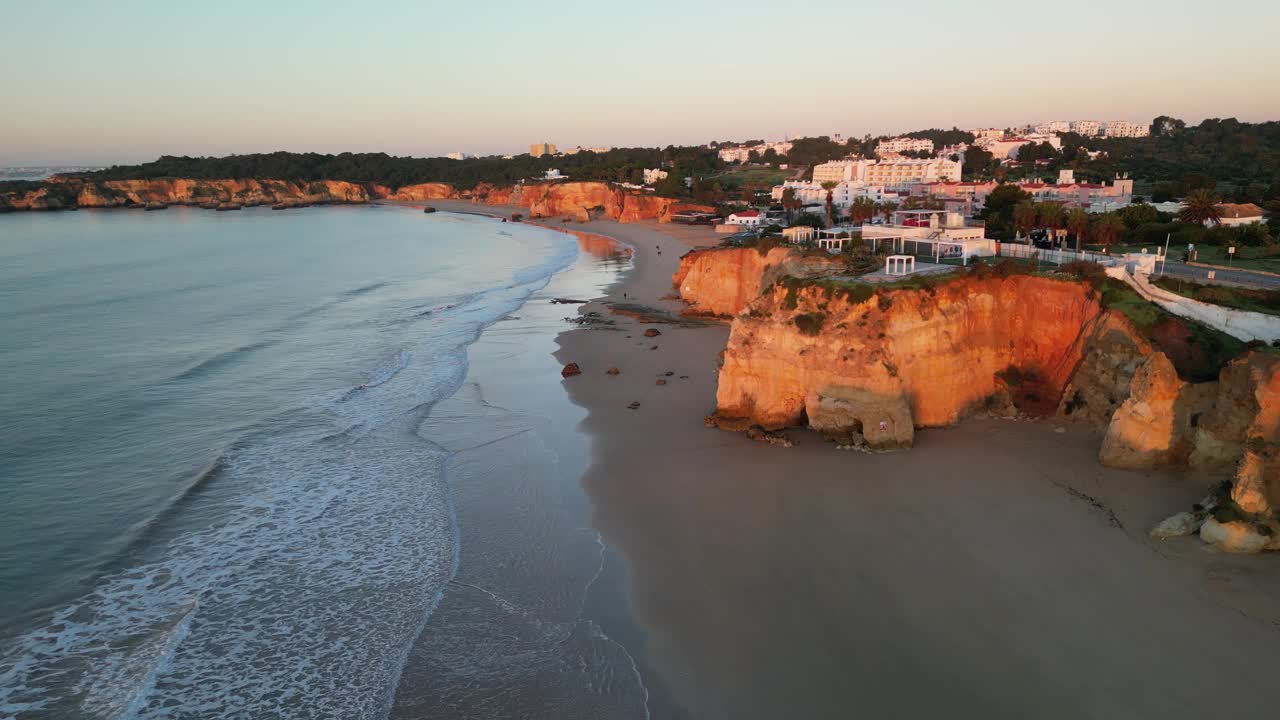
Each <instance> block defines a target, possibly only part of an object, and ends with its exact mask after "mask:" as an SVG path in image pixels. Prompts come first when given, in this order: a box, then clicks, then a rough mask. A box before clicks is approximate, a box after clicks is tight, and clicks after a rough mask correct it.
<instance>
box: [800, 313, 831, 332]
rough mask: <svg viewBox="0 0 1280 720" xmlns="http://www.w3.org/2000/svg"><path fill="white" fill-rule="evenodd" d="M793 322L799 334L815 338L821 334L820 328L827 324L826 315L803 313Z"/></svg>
mask: <svg viewBox="0 0 1280 720" xmlns="http://www.w3.org/2000/svg"><path fill="white" fill-rule="evenodd" d="M793 322H795V324H796V327H797V328H799V329H800V332H801V333H803V334H805V335H809V336H815V335H818V334H819V333H821V332H822V326H823V325H825V324H826V322H827V315H826V313H820V312H812V313H804V314H801V315H797V316H796V317H795V320H794V321H793Z"/></svg>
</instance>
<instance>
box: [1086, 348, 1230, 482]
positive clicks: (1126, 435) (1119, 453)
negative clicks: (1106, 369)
mask: <svg viewBox="0 0 1280 720" xmlns="http://www.w3.org/2000/svg"><path fill="white" fill-rule="evenodd" d="M1216 390H1217V385H1216V384H1215V383H1198V384H1191V383H1187V382H1184V381H1182V380H1181V379H1179V378H1178V373H1177V371H1176V370H1174V367H1173V362H1172V361H1171V360H1169V358H1168V356H1166V355H1165V354H1164V353H1160V352H1156V353H1153V354H1151V355H1150V356H1149V357H1148V358H1147V359H1146V360H1145V361H1144V362H1143V363H1142V364H1141V365H1139V366H1138V368H1137V370H1136V372H1135V373H1134V374H1133V378H1132V382H1131V383H1130V385H1129V393H1128V397H1127V398H1126V399H1125V400H1124V402H1123V403H1121V404H1120V406H1119V407H1118V408H1117V409H1116V411H1115V413H1114V414H1113V415H1112V416H1111V420H1110V422H1109V423H1108V425H1107V434H1106V436H1105V437H1104V438H1103V441H1102V449H1101V450H1100V451H1099V452H1098V459H1099V460H1101V461H1102V464H1103V465H1109V466H1111V467H1119V468H1128V469H1131V470H1143V469H1149V468H1158V467H1183V466H1185V465H1186V463H1187V458H1188V456H1189V455H1190V453H1191V451H1192V447H1193V443H1194V434H1193V433H1194V427H1195V425H1196V424H1197V423H1198V421H1199V418H1200V416H1201V415H1202V414H1203V413H1205V412H1206V411H1207V410H1209V409H1210V408H1211V407H1212V405H1213V396H1214V392H1215V391H1216Z"/></svg>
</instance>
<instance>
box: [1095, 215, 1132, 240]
mask: <svg viewBox="0 0 1280 720" xmlns="http://www.w3.org/2000/svg"><path fill="white" fill-rule="evenodd" d="M1124 231H1125V224H1124V221H1123V220H1121V219H1120V218H1119V217H1118V216H1117V215H1115V213H1106V214H1104V215H1103V216H1102V217H1100V218H1098V222H1097V223H1095V224H1094V226H1093V238H1094V239H1095V240H1097V241H1098V244H1099V245H1111V244H1112V243H1114V242H1115V241H1116V240H1117V239H1119V237H1120V234H1121V233H1123V232H1124Z"/></svg>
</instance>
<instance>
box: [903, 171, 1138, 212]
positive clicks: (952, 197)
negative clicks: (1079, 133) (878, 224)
mask: <svg viewBox="0 0 1280 720" xmlns="http://www.w3.org/2000/svg"><path fill="white" fill-rule="evenodd" d="M1012 184H1013V185H1016V186H1017V187H1018V188H1019V189H1021V190H1022V191H1023V192H1026V193H1027V194H1029V195H1030V196H1031V199H1032V200H1034V201H1037V202H1042V201H1052V202H1060V203H1063V204H1064V205H1066V206H1067V207H1077V208H1083V209H1084V210H1087V211H1089V212H1108V211H1111V210H1118V209H1120V208H1122V207H1127V206H1128V205H1130V204H1132V203H1133V180H1132V179H1130V178H1129V177H1128V176H1127V175H1125V176H1117V177H1116V178H1115V179H1114V180H1113V181H1112V182H1111V183H1110V184H1107V183H1085V182H1076V180H1075V173H1074V171H1072V170H1062V171H1060V172H1059V173H1058V181H1057V182H1055V183H1046V182H1042V181H1039V180H1032V181H1026V182H1018V183H1012ZM998 186H999V183H997V182H996V181H994V180H988V181H985V182H934V183H919V184H916V185H914V186H912V188H911V192H910V194H911V196H912V197H919V198H931V199H934V200H940V201H943V202H944V203H947V207H948V208H949V209H952V210H954V211H955V212H959V213H961V214H963V215H970V216H971V215H974V214H976V213H977V212H978V211H979V210H981V209H982V208H983V206H984V205H985V204H986V200H987V196H988V195H990V194H991V192H992V191H993V190H995V189H996V188H997V187H998Z"/></svg>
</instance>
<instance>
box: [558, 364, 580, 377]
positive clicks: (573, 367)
mask: <svg viewBox="0 0 1280 720" xmlns="http://www.w3.org/2000/svg"><path fill="white" fill-rule="evenodd" d="M581 374H582V368H580V367H578V363H569V364H568V365H565V366H564V369H563V370H561V371H560V376H561V377H573V376H574V375H581Z"/></svg>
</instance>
